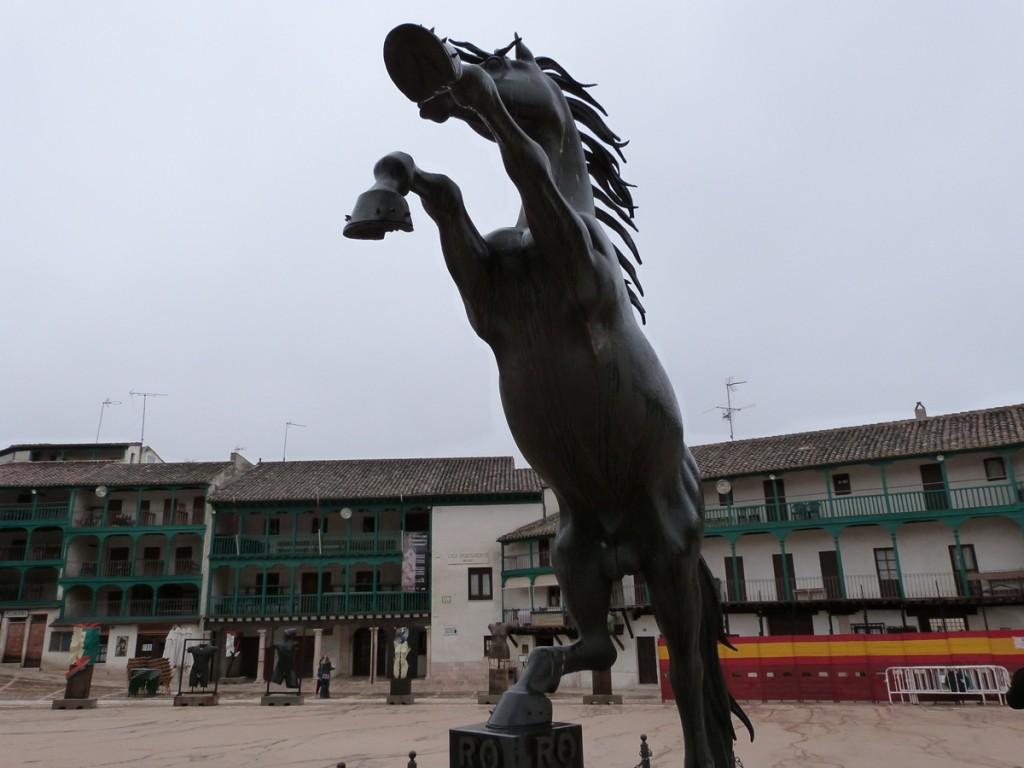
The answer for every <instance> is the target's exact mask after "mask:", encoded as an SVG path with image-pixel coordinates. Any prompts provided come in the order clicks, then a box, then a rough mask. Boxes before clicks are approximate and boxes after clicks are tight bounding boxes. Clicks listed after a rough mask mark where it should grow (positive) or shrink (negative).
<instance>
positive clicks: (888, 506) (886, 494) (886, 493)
mask: <svg viewBox="0 0 1024 768" xmlns="http://www.w3.org/2000/svg"><path fill="white" fill-rule="evenodd" d="M878 472H879V474H880V475H881V477H882V498H883V499H884V500H885V513H886V514H887V515H891V514H892V503H891V502H890V500H889V483H888V481H887V480H886V477H885V464H879V465H878Z"/></svg>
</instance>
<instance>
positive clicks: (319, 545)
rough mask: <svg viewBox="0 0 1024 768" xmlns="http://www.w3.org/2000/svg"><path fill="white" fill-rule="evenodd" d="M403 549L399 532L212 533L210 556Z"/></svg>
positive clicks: (395, 551)
mask: <svg viewBox="0 0 1024 768" xmlns="http://www.w3.org/2000/svg"><path fill="white" fill-rule="evenodd" d="M401 552H402V532H401V531H380V532H379V533H353V534H351V535H348V534H343V533H330V534H327V533H325V534H323V535H321V536H317V535H316V534H315V533H314V534H301V535H296V536H292V535H290V534H282V535H279V536H250V535H240V536H214V538H213V547H212V548H211V550H210V558H211V559H240V560H252V559H260V558H265V557H311V556H312V557H318V556H333V555H397V554H401Z"/></svg>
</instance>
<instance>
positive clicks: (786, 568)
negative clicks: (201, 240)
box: [776, 539, 793, 600]
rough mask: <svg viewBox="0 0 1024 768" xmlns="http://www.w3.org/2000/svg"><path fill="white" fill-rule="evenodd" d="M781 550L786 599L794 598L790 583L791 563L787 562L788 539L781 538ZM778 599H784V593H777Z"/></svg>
mask: <svg viewBox="0 0 1024 768" xmlns="http://www.w3.org/2000/svg"><path fill="white" fill-rule="evenodd" d="M779 551H780V553H781V554H782V587H783V590H784V591H785V599H786V600H792V599H793V592H792V590H791V589H790V584H789V565H788V564H787V563H786V541H785V539H779ZM776 597H777V598H778V599H780V600H781V599H782V595H776Z"/></svg>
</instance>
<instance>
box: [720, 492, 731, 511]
mask: <svg viewBox="0 0 1024 768" xmlns="http://www.w3.org/2000/svg"><path fill="white" fill-rule="evenodd" d="M718 506H720V507H731V506H732V491H729V492H728V493H720V494H718Z"/></svg>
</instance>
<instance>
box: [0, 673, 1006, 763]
mask: <svg viewBox="0 0 1024 768" xmlns="http://www.w3.org/2000/svg"><path fill="white" fill-rule="evenodd" d="M262 690H263V687H262V686H258V685H242V686H221V692H222V693H223V696H222V698H221V703H220V704H219V705H218V706H216V707H172V706H171V697H170V696H167V695H162V696H158V697H156V698H153V699H133V700H128V699H126V697H125V689H124V686H122V685H118V684H117V681H113V680H97V681H96V682H95V683H94V685H93V694H94V695H96V696H97V697H98V698H99V704H98V707H97V709H94V710H77V711H54V710H51V709H50V701H51V699H53V698H55V697H56V698H59V697H60V696H61V695H62V694H63V684H62V681H61V678H60V676H59V675H53V674H47V673H40V672H38V671H28V670H10V669H9V668H0V765H3V766H18V765H29V766H42V767H43V768H51V767H52V768H100V767H101V766H102V767H104V768H105V767H106V766H146V767H147V768H171V767H175V768H177V767H179V766H190V767H192V766H205V765H209V766H217V767H218V768H233V767H235V766H238V767H239V768H241V767H242V766H246V767H249V768H269V767H270V766H274V767H275V768H277V767H278V766H300V767H302V768H334V766H335V765H336V764H337V763H338V762H342V761H343V762H345V763H346V764H347V768H406V764H407V762H408V752H409V750H415V751H416V753H417V757H416V761H417V765H418V767H419V768H446V766H447V765H448V729H449V728H451V727H458V726H463V725H470V724H473V723H479V722H482V721H484V720H485V719H486V717H487V707H484V706H479V705H477V704H475V703H473V700H472V699H471V698H470V697H469V696H468V695H466V694H462V695H458V694H452V693H448V694H443V693H441V692H434V693H431V694H430V695H426V696H421V697H420V698H419V699H418V700H417V702H416V703H415V704H413V705H410V706H388V705H387V704H385V703H384V697H383V695H381V693H380V691H386V688H383V687H377V688H374V689H370V688H369V687H368V686H366V685H365V684H359V683H353V684H346V685H342V686H338V691H337V692H338V695H337V696H336V697H335V698H332V699H330V700H328V701H322V700H317V699H314V698H312V697H309V698H307V699H306V703H305V704H304V705H303V706H298V707H261V706H260V705H259V695H260V693H261V692H262ZM579 700H580V699H579V695H578V692H574V693H566V694H562V693H560V694H558V695H557V696H556V698H555V719H556V720H562V721H565V722H577V723H581V724H582V725H583V735H584V754H585V760H586V764H587V765H588V766H589V767H590V768H633V766H635V765H636V764H637V762H638V761H639V755H638V753H639V745H640V741H639V736H640V734H641V733H646V734H647V737H648V743H649V744H650V746H651V749H652V750H653V752H654V757H653V759H652V765H653V768H663V767H664V766H678V767H679V768H681V766H682V759H683V757H682V754H683V753H682V735H681V732H680V728H679V723H678V720H677V718H676V712H675V708H674V707H672V706H670V705H662V704H660V703H657V702H655V701H653V700H651V699H627V703H626V704H624V705H622V706H616V707H586V706H583V705H582V704H580V703H578V702H579ZM746 709H747V711H748V712H749V714H750V716H751V718H752V719H753V720H754V723H755V727H756V728H757V740H756V741H755V742H754V743H753V744H750V743H749V742H747V741H746V739H745V737H742V736H741V739H740V742H739V745H738V747H737V754H738V755H739V757H740V758H741V759H742V761H743V764H744V766H745V768H782V766H786V767H787V768H788V767H789V766H822V767H824V766H829V767H830V768H834V767H837V766H842V767H843V768H857V767H859V766H864V768H889V767H890V766H895V767H896V768H953V767H954V766H955V767H956V768H965V767H968V766H979V767H984V768H989V767H991V768H1021V767H1022V766H1024V712H1017V711H1013V710H1010V709H1008V708H1006V707H998V706H991V705H990V706H987V707H983V706H980V705H976V704H967V705H953V704H940V705H923V706H913V705H908V704H903V705H893V706H889V705H871V704H815V705H800V704H750V705H747V706H746Z"/></svg>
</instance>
